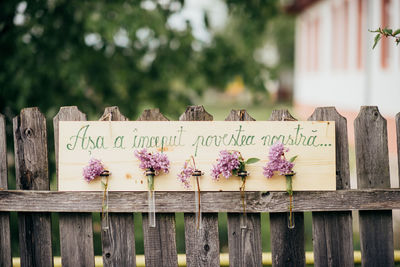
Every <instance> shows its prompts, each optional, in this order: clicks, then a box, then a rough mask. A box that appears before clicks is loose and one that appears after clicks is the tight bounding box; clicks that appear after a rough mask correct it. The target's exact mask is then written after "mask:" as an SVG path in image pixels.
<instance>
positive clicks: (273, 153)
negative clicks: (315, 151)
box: [263, 142, 294, 178]
mask: <svg viewBox="0 0 400 267" xmlns="http://www.w3.org/2000/svg"><path fill="white" fill-rule="evenodd" d="M285 152H289V149H288V148H285V147H284V146H283V144H282V143H280V142H276V143H275V144H274V145H272V146H271V147H270V149H269V155H268V158H269V162H268V163H267V165H266V166H265V167H264V168H263V169H264V172H263V174H264V176H265V177H267V178H271V177H272V176H274V172H276V171H278V172H279V174H280V175H287V174H291V173H293V170H292V169H293V166H294V164H293V163H292V162H290V161H288V160H286V158H285Z"/></svg>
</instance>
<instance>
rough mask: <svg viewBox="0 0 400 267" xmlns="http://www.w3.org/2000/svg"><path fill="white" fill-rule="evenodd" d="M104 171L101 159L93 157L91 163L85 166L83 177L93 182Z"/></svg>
mask: <svg viewBox="0 0 400 267" xmlns="http://www.w3.org/2000/svg"><path fill="white" fill-rule="evenodd" d="M103 171H104V166H103V164H102V163H101V161H100V160H98V159H95V158H91V159H90V160H89V165H87V166H86V167H84V168H83V178H84V179H85V180H86V182H88V183H89V182H91V181H93V180H94V178H96V177H97V176H99V175H100V174H101V173H102V172H103Z"/></svg>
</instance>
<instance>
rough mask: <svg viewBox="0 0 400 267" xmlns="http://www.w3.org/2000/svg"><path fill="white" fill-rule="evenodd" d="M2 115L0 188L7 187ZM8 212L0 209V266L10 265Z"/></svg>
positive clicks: (2, 117) (4, 133) (0, 129)
mask: <svg viewBox="0 0 400 267" xmlns="http://www.w3.org/2000/svg"><path fill="white" fill-rule="evenodd" d="M5 126H6V125H5V120H4V116H3V115H2V114H0V188H1V189H0V190H7V189H8V181H7V179H8V175H7V145H6V143H7V142H6V127H5ZM10 237H11V235H10V213H9V212H2V211H0V251H1V253H0V266H2V267H3V266H4V267H8V266H11V239H10Z"/></svg>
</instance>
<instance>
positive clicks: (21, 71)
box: [0, 0, 310, 256]
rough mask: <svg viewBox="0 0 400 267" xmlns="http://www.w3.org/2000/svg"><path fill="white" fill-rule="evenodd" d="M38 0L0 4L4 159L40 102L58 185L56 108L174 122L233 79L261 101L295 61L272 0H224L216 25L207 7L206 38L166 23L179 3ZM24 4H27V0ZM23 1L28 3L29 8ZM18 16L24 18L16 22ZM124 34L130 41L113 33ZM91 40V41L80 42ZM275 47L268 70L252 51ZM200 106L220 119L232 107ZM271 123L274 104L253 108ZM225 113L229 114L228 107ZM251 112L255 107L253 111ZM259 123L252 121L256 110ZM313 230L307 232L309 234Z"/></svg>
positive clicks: (289, 28)
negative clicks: (15, 129) (147, 114)
mask: <svg viewBox="0 0 400 267" xmlns="http://www.w3.org/2000/svg"><path fill="white" fill-rule="evenodd" d="M143 2H144V1H122V0H114V1H106V0H98V1H77V0H36V1H27V2H20V1H13V0H3V1H0V113H2V114H4V115H5V116H6V125H7V137H8V140H7V145H8V149H9V156H10V157H11V156H12V154H13V152H12V148H13V142H12V136H13V134H12V118H13V117H14V116H16V115H17V114H19V112H20V110H21V109H23V108H26V107H32V106H37V107H39V108H40V110H41V111H42V112H43V113H44V114H45V116H46V118H47V119H48V121H47V127H48V139H49V141H48V146H49V147H48V150H49V174H50V177H51V179H52V189H53V190H54V189H55V161H54V145H53V144H54V142H53V128H52V118H53V117H54V116H55V115H56V113H57V112H58V109H59V108H60V107H61V106H67V105H76V106H78V107H79V109H80V110H82V111H83V112H85V113H86V114H88V117H89V119H93V120H96V119H98V118H99V117H100V115H101V114H102V112H103V110H104V108H105V107H106V106H113V105H117V106H119V108H120V110H121V112H122V113H123V114H124V115H125V116H127V117H128V118H130V119H132V120H134V119H135V118H137V116H138V115H139V113H140V112H141V111H142V109H143V108H151V107H158V108H160V110H161V112H163V113H164V114H165V115H167V116H169V117H170V118H171V119H177V117H178V115H179V114H181V113H183V111H184V109H185V107H186V106H187V105H190V104H203V103H199V102H198V99H201V98H199V97H201V96H202V94H203V93H204V92H205V91H206V90H207V89H209V88H212V89H214V90H219V91H223V90H224V89H225V87H226V86H227V84H228V83H229V82H231V81H232V80H233V79H234V78H235V77H241V78H242V79H243V81H244V84H245V86H246V90H248V91H250V92H252V93H254V94H256V95H258V96H259V98H260V99H261V100H263V101H264V102H263V103H265V100H267V99H268V98H269V95H268V91H267V90H266V88H265V81H266V77H269V78H272V79H277V78H278V76H279V73H280V71H281V69H284V68H291V67H292V66H293V38H294V33H293V19H292V18H291V17H288V16H286V15H283V13H282V11H281V9H280V7H279V5H278V0H268V1H259V0H249V1H245V0H226V1H225V3H226V6H227V10H228V18H227V22H226V25H225V26H224V27H223V28H222V29H214V28H213V27H212V26H211V23H210V16H209V13H207V12H205V14H204V24H205V25H206V26H207V30H208V31H209V32H210V34H211V40H210V41H209V42H204V41H201V40H198V39H196V38H195V37H194V35H193V31H192V30H193V25H191V23H190V21H187V22H186V29H184V30H176V29H173V28H171V27H170V26H169V25H168V23H167V21H168V19H169V18H170V17H171V16H172V15H173V14H174V13H176V12H180V11H181V10H182V9H183V7H184V1H183V0H178V1H174V0H172V1H151V0H148V1H147V2H149V3H151V4H152V6H153V7H154V8H152V9H148V8H147V9H146V8H143ZM24 3H25V4H26V5H25V4H24ZM21 4H22V6H24V5H25V6H26V8H25V9H23V8H22V10H21ZM18 15H23V17H24V22H23V23H16V20H15V19H16V16H18ZM121 31H122V32H124V33H126V36H127V37H128V40H129V41H128V42H127V45H117V42H115V36H116V35H117V34H118V33H119V32H121ZM88 36H92V37H93V36H95V37H96V38H97V41H96V44H92V45H88V44H87V42H85V38H88ZM266 42H269V43H271V42H272V43H274V44H277V49H278V53H279V58H280V61H279V64H278V65H276V66H267V65H266V64H265V63H264V62H262V61H261V60H260V59H259V58H257V57H256V56H255V51H256V50H257V49H260V48H262V47H263V45H264V44H265V43H266ZM243 107H244V106H243V105H242V104H241V103H240V101H239V103H238V105H236V106H234V105H231V106H230V107H229V108H225V109H224V111H223V113H224V114H222V113H221V107H220V106H210V107H206V109H207V110H208V111H209V112H210V113H211V114H213V115H215V118H216V119H223V118H224V117H226V116H227V114H228V111H229V109H230V108H243ZM250 108H251V110H254V112H255V113H256V114H260V118H261V117H262V119H267V118H268V116H269V110H270V106H263V107H261V108H260V106H251V107H250ZM225 111H226V112H225ZM250 113H251V112H250ZM255 117H256V118H257V119H258V117H257V116H255ZM9 188H11V189H15V174H14V166H13V160H9ZM262 218H263V222H265V223H263V225H266V226H265V227H263V230H262V231H263V235H264V237H265V238H264V237H263V242H264V245H263V247H264V250H269V244H268V243H269V237H268V233H269V230H268V227H267V225H269V224H268V222H267V215H266V214H263V217H262ZM52 220H53V250H54V255H59V253H60V252H59V231H58V215H57V214H53V215H52ZM93 223H94V230H95V236H94V237H95V238H94V244H95V253H96V255H101V242H100V232H99V231H100V229H99V215H98V214H94V215H93ZM11 225H12V229H11V230H12V247H13V256H19V252H18V250H19V248H18V227H17V226H18V225H17V214H16V213H11ZM135 233H136V248H137V253H138V254H142V253H143V239H142V238H143V236H142V232H141V219H140V214H135ZM183 234H184V232H183V215H182V214H177V247H178V251H179V252H180V253H183V252H184V242H183V240H184V238H183ZM309 236H310V235H309ZM220 241H221V250H222V251H227V232H226V214H221V215H220Z"/></svg>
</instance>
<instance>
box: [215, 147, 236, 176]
mask: <svg viewBox="0 0 400 267" xmlns="http://www.w3.org/2000/svg"><path fill="white" fill-rule="evenodd" d="M239 157H240V154H239V152H238V151H228V150H222V151H221V152H219V158H218V159H217V164H215V165H213V168H212V169H211V176H212V178H213V179H214V180H218V179H219V176H220V175H221V174H222V175H223V176H224V177H225V178H227V179H228V178H229V177H230V176H231V175H232V171H233V170H235V169H238V168H239V165H240V162H239Z"/></svg>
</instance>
